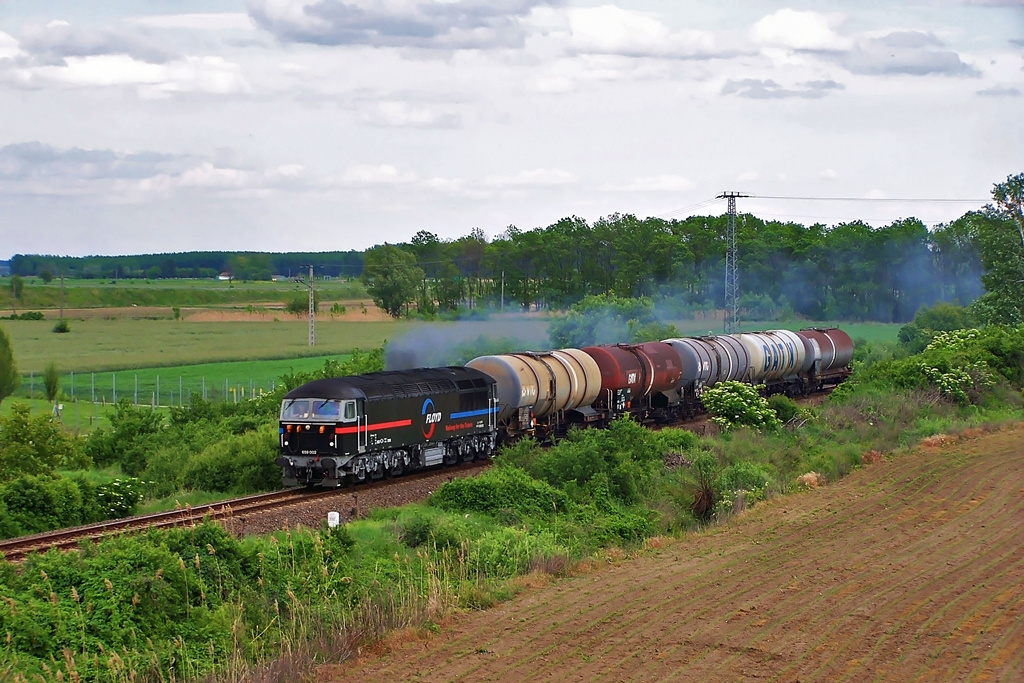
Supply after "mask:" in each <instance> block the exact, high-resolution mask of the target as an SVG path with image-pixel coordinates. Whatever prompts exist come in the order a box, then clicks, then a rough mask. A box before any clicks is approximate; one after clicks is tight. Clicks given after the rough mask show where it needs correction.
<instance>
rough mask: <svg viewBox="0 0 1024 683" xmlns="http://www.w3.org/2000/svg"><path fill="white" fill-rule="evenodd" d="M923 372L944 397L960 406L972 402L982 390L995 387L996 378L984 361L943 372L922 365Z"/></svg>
mask: <svg viewBox="0 0 1024 683" xmlns="http://www.w3.org/2000/svg"><path fill="white" fill-rule="evenodd" d="M921 371H922V372H923V373H924V374H925V377H927V378H928V380H929V381H930V382H931V383H932V384H934V385H935V386H936V387H937V388H938V390H939V391H940V392H941V393H942V395H943V396H946V397H948V398H950V399H952V400H953V401H956V402H957V403H959V404H960V405H966V404H968V403H970V402H971V396H970V395H969V392H970V394H971V395H974V396H977V395H978V394H979V393H980V392H981V390H982V389H985V388H987V387H991V386H994V385H995V383H996V381H995V376H994V375H993V374H992V371H991V370H990V369H989V367H988V364H987V363H985V362H984V361H978V362H976V363H968V364H967V365H965V366H963V367H953V368H950V369H949V371H948V372H943V371H942V370H941V369H939V368H935V367H931V366H929V365H928V364H927V363H921Z"/></svg>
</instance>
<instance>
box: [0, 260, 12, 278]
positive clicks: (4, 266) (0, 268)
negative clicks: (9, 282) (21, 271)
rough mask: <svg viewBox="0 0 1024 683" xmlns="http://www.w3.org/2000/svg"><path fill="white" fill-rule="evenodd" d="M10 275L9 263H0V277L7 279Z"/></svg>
mask: <svg viewBox="0 0 1024 683" xmlns="http://www.w3.org/2000/svg"><path fill="white" fill-rule="evenodd" d="M10 274H11V262H10V261H0V277H7V276H8V275H10Z"/></svg>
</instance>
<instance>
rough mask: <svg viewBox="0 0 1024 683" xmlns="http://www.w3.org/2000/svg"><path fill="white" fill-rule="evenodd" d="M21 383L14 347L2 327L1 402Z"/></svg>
mask: <svg viewBox="0 0 1024 683" xmlns="http://www.w3.org/2000/svg"><path fill="white" fill-rule="evenodd" d="M19 384H21V375H20V374H19V373H18V366H17V365H16V364H15V363H14V349H12V348H11V339H10V337H8V336H7V332H6V331H5V330H4V329H3V328H2V327H0V403H2V402H3V400H4V399H5V398H7V397H8V396H10V395H11V394H13V393H14V390H15V389H17V388H18V385H19Z"/></svg>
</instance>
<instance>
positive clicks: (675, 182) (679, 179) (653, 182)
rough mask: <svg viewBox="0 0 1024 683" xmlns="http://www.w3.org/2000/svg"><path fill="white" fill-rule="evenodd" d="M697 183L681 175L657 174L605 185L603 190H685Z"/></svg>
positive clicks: (690, 188)
mask: <svg viewBox="0 0 1024 683" xmlns="http://www.w3.org/2000/svg"><path fill="white" fill-rule="evenodd" d="M696 186H697V185H696V183H694V182H693V181H692V180H690V179H689V178H684V177H683V176H679V175H655V176H642V177H639V178H634V179H633V180H631V181H630V182H628V183H626V184H625V185H604V186H602V187H601V189H602V190H608V191H613V192H614V191H619V192H684V191H686V190H692V189H693V188H695V187H696Z"/></svg>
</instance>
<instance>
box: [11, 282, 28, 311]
mask: <svg viewBox="0 0 1024 683" xmlns="http://www.w3.org/2000/svg"><path fill="white" fill-rule="evenodd" d="M24 290H25V281H24V280H23V279H22V278H21V276H20V275H12V276H11V296H13V297H14V312H15V313H17V312H18V302H19V301H21V293H22V292H23V291H24Z"/></svg>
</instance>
